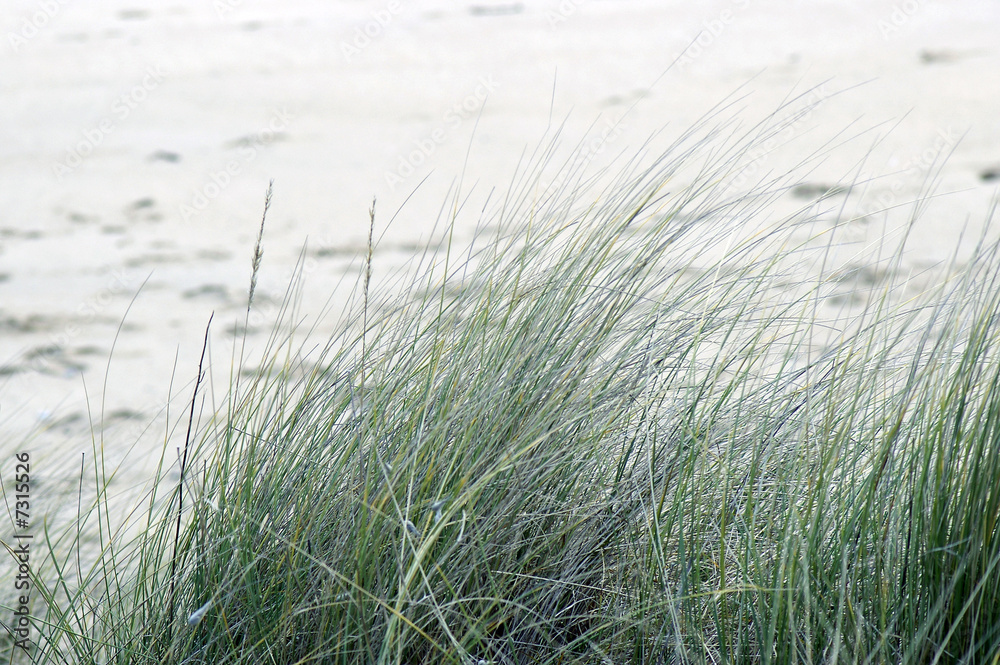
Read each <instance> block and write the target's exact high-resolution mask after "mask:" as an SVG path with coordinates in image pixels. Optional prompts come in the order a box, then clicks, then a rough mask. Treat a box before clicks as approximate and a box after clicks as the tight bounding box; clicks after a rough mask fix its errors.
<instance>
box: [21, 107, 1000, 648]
mask: <svg viewBox="0 0 1000 665" xmlns="http://www.w3.org/2000/svg"><path fill="white" fill-rule="evenodd" d="M726 126H727V124H726V123H725V122H723V121H721V120H720V119H719V118H718V117H711V118H707V119H706V122H705V123H704V124H702V125H700V126H698V127H695V128H693V129H692V130H691V131H690V132H689V133H688V134H686V135H684V136H683V137H681V139H679V140H678V142H677V143H676V144H674V145H673V146H671V147H670V148H669V150H668V151H667V152H665V153H664V154H663V155H661V156H659V157H658V158H656V159H654V160H651V162H650V164H651V165H646V166H641V162H642V160H639V159H637V160H635V161H633V162H630V163H629V164H627V165H626V166H625V167H624V168H623V169H622V170H621V171H620V172H619V173H618V175H616V176H614V177H608V174H607V173H599V174H596V175H594V176H588V175H587V174H585V173H584V172H582V171H579V170H576V169H575V168H574V167H573V166H572V164H571V163H569V164H567V166H565V167H564V170H563V171H562V172H561V173H560V175H559V177H558V178H557V179H556V182H557V183H558V184H557V185H556V186H555V187H552V188H549V189H546V187H545V185H544V178H543V173H544V172H545V171H544V169H545V167H547V166H548V163H549V161H550V160H551V159H552V154H553V152H552V151H553V149H554V147H553V145H549V144H546V145H543V146H541V147H540V148H539V150H538V151H537V152H536V154H535V155H533V156H532V157H531V158H530V159H529V160H527V162H526V165H525V166H524V167H522V169H521V170H520V173H521V176H520V178H519V179H517V180H516V181H515V182H514V183H513V184H512V185H511V186H510V189H509V192H508V194H507V195H506V198H504V199H503V200H502V201H501V202H499V203H498V205H497V206H495V212H494V213H492V216H487V217H486V218H484V219H483V220H481V221H482V222H483V223H484V224H483V225H482V227H481V230H480V232H479V233H478V234H477V237H476V239H475V241H474V242H473V243H472V244H471V245H470V246H468V247H464V248H463V249H462V250H461V251H459V249H458V247H457V244H456V243H454V242H452V240H451V238H450V236H449V238H447V239H446V241H445V242H444V243H442V244H441V246H440V248H439V249H429V250H428V251H427V253H426V254H425V255H424V256H423V257H422V258H421V259H420V262H419V264H418V265H417V267H416V269H415V270H414V271H413V272H412V273H411V274H412V275H415V276H413V277H412V280H410V281H408V282H406V284H408V286H406V287H405V288H403V289H402V291H401V292H400V293H399V294H390V293H384V292H383V293H374V292H372V293H369V292H368V276H367V275H368V274H370V273H369V272H368V271H370V270H371V269H372V264H371V261H372V258H371V257H372V255H371V253H369V255H368V257H367V261H366V267H367V269H366V270H364V271H362V277H361V279H362V282H363V284H361V285H359V287H358V290H359V297H358V298H357V299H356V303H355V306H354V307H353V309H352V310H351V311H350V312H348V313H347V315H345V317H344V319H343V322H342V324H341V325H340V326H339V327H338V330H337V332H336V333H335V334H334V335H332V336H331V337H330V339H329V340H328V341H325V342H324V343H323V344H321V345H320V347H319V348H315V349H314V348H313V347H311V346H309V345H308V344H306V343H303V342H302V341H301V340H299V341H296V338H295V337H294V336H292V335H289V336H287V337H283V336H282V335H283V334H284V333H280V332H279V330H281V329H280V328H276V329H275V333H274V337H273V338H272V344H271V346H270V347H269V349H270V351H269V353H268V355H267V357H266V359H265V362H264V363H263V364H262V366H261V367H260V369H259V370H258V371H256V372H255V373H253V374H252V376H250V377H244V378H243V379H240V380H239V381H237V380H236V377H238V376H239V371H238V370H237V371H234V382H233V383H234V386H233V390H232V391H231V394H230V397H229V403H228V405H227V407H226V408H225V409H222V410H221V412H220V413H218V414H217V415H216V416H215V417H214V419H212V420H211V422H210V423H207V424H206V425H204V426H203V427H202V428H201V429H200V431H198V432H196V433H195V434H196V435H195V436H192V438H191V440H190V450H187V449H186V448H185V452H184V455H185V459H186V461H185V464H184V469H183V470H182V475H183V478H182V480H181V482H180V483H179V484H178V482H177V480H176V479H175V480H174V481H173V484H171V483H170V482H168V480H167V474H166V472H164V473H163V475H162V481H161V482H160V483H159V485H158V490H157V492H158V493H157V494H156V495H155V496H152V497H150V498H149V500H148V507H147V509H146V510H145V512H144V515H143V517H142V519H143V520H144V521H145V524H144V525H143V528H142V529H141V530H140V535H139V536H138V537H135V538H128V539H124V538H122V539H121V540H120V541H115V540H114V539H113V538H110V537H108V536H107V534H105V536H104V538H105V540H103V541H102V542H103V548H102V551H101V552H100V555H99V556H98V557H97V563H96V564H95V565H93V566H92V567H91V568H89V569H84V568H81V569H80V576H79V577H80V578H81V579H75V581H73V582H67V581H66V580H67V579H69V578H73V574H72V572H73V569H74V566H75V559H74V557H75V556H76V555H75V554H73V553H72V550H73V548H72V547H69V548H68V551H69V552H70V553H69V554H67V555H65V556H64V557H60V556H56V555H55V554H53V556H51V557H50V558H48V559H46V561H45V565H44V566H43V567H42V568H41V569H39V570H37V571H36V573H35V575H36V584H37V587H38V589H39V593H40V594H41V596H42V598H43V599H44V607H43V608H42V609H41V611H39V610H36V614H37V617H38V618H37V622H36V626H35V630H36V635H37V638H36V639H37V642H38V644H37V646H36V647H35V649H34V650H33V652H32V657H33V658H34V659H35V660H36V661H38V662H53V663H55V662H66V663H102V664H103V663H165V662H170V663H213V664H216V663H282V664H284V663H345V664H346V663H410V664H415V663H455V664H456V665H457V664H459V663H461V664H462V665H467V664H468V663H495V664H500V663H518V664H522V663H549V664H553V665H555V664H561V663H571V662H581V663H724V662H731V663H775V664H784V663H913V664H917V663H996V662H1000V569H998V563H1000V532H998V525H997V517H998V515H1000V445H998V442H1000V362H998V360H1000V358H998V353H997V343H998V342H1000V327H998V325H1000V324H998V317H997V312H998V311H1000V285H998V284H997V279H998V276H1000V263H998V261H997V247H996V246H995V245H992V244H987V243H986V242H985V241H984V242H981V243H980V244H979V246H978V249H977V251H976V252H975V255H974V257H973V258H972V259H971V260H969V261H968V262H965V263H964V264H963V265H962V266H960V267H961V269H960V270H959V269H958V268H959V266H957V265H956V266H952V270H951V271H950V272H945V273H942V274H946V275H949V277H948V278H947V279H942V280H941V281H939V282H936V286H933V287H930V288H928V289H925V290H924V291H923V292H922V293H920V294H915V293H914V290H913V287H912V284H908V283H907V282H906V281H905V280H904V279H886V280H883V281H880V282H876V283H874V284H869V285H868V286H867V287H866V288H864V289H862V286H860V285H861V284H862V280H854V281H852V280H851V279H850V274H847V277H844V275H845V273H844V272H843V266H842V265H839V264H838V261H837V260H836V256H838V252H842V251H843V250H844V249H845V247H844V246H843V245H842V244H841V243H840V240H839V239H838V238H839V236H838V229H840V228H841V227H842V226H844V225H847V224H850V223H851V222H852V220H851V219H850V218H847V217H843V216H840V215H842V214H843V213H838V210H841V209H846V208H847V207H846V206H842V205H841V199H836V200H834V199H821V200H819V201H816V202H811V203H809V204H808V205H804V206H803V208H802V209H800V210H798V211H797V212H794V213H792V214H791V215H786V216H776V215H775V213H774V211H775V209H776V205H777V202H778V201H779V200H781V199H782V197H785V198H787V193H788V191H789V188H790V187H792V186H793V185H795V184H797V180H796V177H797V176H796V172H794V171H793V172H789V173H785V174H782V175H781V176H780V177H775V178H773V179H761V180H759V181H758V182H756V183H754V184H753V186H752V187H750V188H749V189H747V190H743V191H734V190H732V188H731V187H729V186H728V185H727V183H729V182H730V181H731V180H732V178H733V177H734V175H735V174H736V173H737V170H738V166H737V165H738V164H739V163H740V159H741V158H744V157H746V156H747V155H749V154H751V150H752V149H753V148H754V146H757V145H759V144H760V142H761V141H762V140H763V137H766V136H769V135H772V134H773V133H774V132H776V131H778V130H780V129H781V124H780V123H779V122H776V121H775V120H774V119H773V118H772V119H771V124H770V125H762V126H761V127H757V128H753V129H751V130H750V131H749V132H747V133H744V134H740V135H731V134H727V133H726V132H725V131H723V129H724V128H725V127H726ZM692 165H695V167H694V168H693V170H692ZM692 173H693V175H691V174H692ZM602 184H603V186H602V187H601V188H600V189H597V188H598V186H601V185H602ZM861 185H862V183H856V185H855V189H859V190H860V189H861ZM854 193H855V192H854V191H853V190H852V191H851V192H848V194H847V196H852V195H854ZM837 195H838V196H843V195H844V194H837ZM456 200H457V197H456ZM371 214H372V215H373V217H374V215H375V213H374V209H373V211H372V213H371ZM464 214H466V213H465V212H464V211H463V210H462V207H461V206H460V205H458V204H457V203H456V205H455V206H453V208H452V213H451V215H450V218H449V220H448V221H450V222H455V220H457V219H460V218H461V216H462V215H464ZM454 228H455V226H452V227H451V229H452V231H453V230H454ZM258 242H259V241H258ZM848 249H849V250H850V252H854V251H856V250H855V249H853V248H848ZM259 251H260V245H259V244H258V247H257V249H256V250H255V252H254V261H255V268H256V265H259V261H260V259H259ZM903 251H904V249H902V248H898V249H892V251H890V252H889V253H888V254H887V255H885V256H881V255H879V254H878V252H876V253H875V254H873V255H872V256H874V257H875V258H873V259H872V260H873V261H875V262H876V263H877V264H878V267H880V268H881V269H885V272H886V273H888V274H892V272H893V271H892V268H893V267H894V266H895V267H898V266H899V265H900V263H901V262H902V260H903ZM376 258H377V254H376ZM374 269H375V270H378V265H377V264H376V265H375V266H374ZM837 271H840V272H837ZM366 273H367V274H366ZM845 284H846V285H848V286H847V287H845ZM196 399H197V397H196ZM192 413H193V411H192ZM182 488H183V497H182V501H181V505H182V512H181V514H180V518H178V492H180V491H181V489H182ZM96 510H98V507H95V508H92V509H91V512H92V513H93V511H96ZM94 517H95V518H96V520H97V521H101V520H102V519H104V520H105V521H106V518H104V517H102V515H101V514H95V515H94ZM89 526H93V521H92V522H91V523H90V525H89ZM105 530H106V531H107V532H109V533H110V532H111V531H110V525H108V526H107V527H106V528H105ZM62 537H63V538H64V539H68V541H69V542H70V544H71V545H72V543H73V542H74V539H75V538H77V539H78V538H79V537H80V536H79V530H77V529H76V527H74V529H73V530H72V532H68V533H67V534H64V535H63V536H62ZM50 542H52V543H55V542H56V536H51V540H50ZM64 542H65V541H64ZM64 549H66V548H64ZM53 551H55V547H53Z"/></svg>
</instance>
